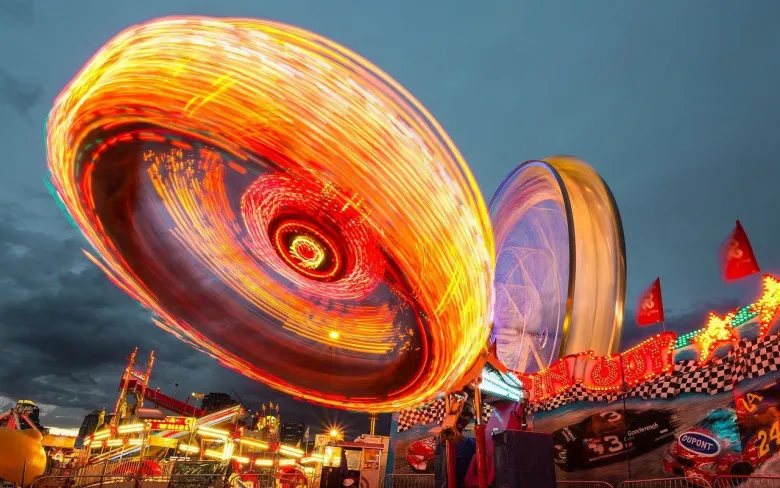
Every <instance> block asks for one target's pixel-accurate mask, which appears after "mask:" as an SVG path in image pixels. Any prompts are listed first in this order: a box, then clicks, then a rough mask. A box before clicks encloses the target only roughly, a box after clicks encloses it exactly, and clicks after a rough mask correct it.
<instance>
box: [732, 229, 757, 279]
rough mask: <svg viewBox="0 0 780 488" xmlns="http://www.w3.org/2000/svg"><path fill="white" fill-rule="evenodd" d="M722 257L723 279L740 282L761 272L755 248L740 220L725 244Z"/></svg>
mask: <svg viewBox="0 0 780 488" xmlns="http://www.w3.org/2000/svg"><path fill="white" fill-rule="evenodd" d="M722 255H723V277H724V278H725V279H726V280H728V281H730V280H738V279H740V278H744V277H746V276H750V275H752V274H755V273H758V272H759V271H761V269H760V268H759V267H758V262H757V261H756V255H755V254H753V247H752V246H751V245H750V241H749V240H748V236H747V234H745V229H743V228H742V224H740V223H739V220H737V225H736V226H735V227H734V230H733V231H732V232H731V235H729V237H728V239H726V242H724V243H723V249H722Z"/></svg>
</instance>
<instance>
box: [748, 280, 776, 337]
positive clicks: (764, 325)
mask: <svg viewBox="0 0 780 488" xmlns="http://www.w3.org/2000/svg"><path fill="white" fill-rule="evenodd" d="M762 285H763V288H762V290H761V297H760V298H759V299H758V300H756V302H755V303H754V304H753V307H752V309H753V311H754V312H757V313H758V321H759V322H758V323H759V333H760V335H761V337H764V336H766V335H767V333H768V332H769V330H770V329H771V328H772V325H774V323H775V322H776V321H777V319H778V318H780V280H778V279H777V278H775V277H774V276H772V275H765V276H764V279H763V281H762Z"/></svg>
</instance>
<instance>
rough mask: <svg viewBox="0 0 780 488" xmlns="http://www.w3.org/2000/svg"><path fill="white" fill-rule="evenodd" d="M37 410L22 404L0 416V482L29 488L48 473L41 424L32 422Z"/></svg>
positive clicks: (33, 406) (33, 405)
mask: <svg viewBox="0 0 780 488" xmlns="http://www.w3.org/2000/svg"><path fill="white" fill-rule="evenodd" d="M37 408H38V407H36V406H35V404H34V403H32V402H30V401H28V400H20V401H19V402H17V404H16V406H15V407H13V408H11V409H10V410H9V411H7V412H5V413H3V414H0V446H2V451H0V454H1V455H0V479H3V480H6V481H9V482H11V483H14V484H17V485H19V486H28V485H29V484H30V483H32V482H33V481H34V480H35V479H36V478H37V477H39V476H41V475H42V474H43V472H44V470H45V469H46V453H45V452H44V449H43V445H42V444H41V441H42V440H43V433H42V432H41V431H40V425H39V424H38V422H37V421H35V420H33V419H31V418H30V417H31V416H33V415H32V414H33V413H34V410H37ZM33 409H34V410H33Z"/></svg>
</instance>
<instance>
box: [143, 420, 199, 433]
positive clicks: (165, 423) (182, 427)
mask: <svg viewBox="0 0 780 488" xmlns="http://www.w3.org/2000/svg"><path fill="white" fill-rule="evenodd" d="M192 423H193V418H192V417H165V419H163V420H151V421H150V422H149V430H173V431H176V432H189V431H191V430H192Z"/></svg>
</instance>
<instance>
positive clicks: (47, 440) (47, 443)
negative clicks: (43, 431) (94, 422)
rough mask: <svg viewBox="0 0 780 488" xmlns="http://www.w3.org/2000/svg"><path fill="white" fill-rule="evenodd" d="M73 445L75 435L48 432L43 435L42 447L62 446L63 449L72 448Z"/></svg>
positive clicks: (74, 443)
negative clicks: (49, 433)
mask: <svg viewBox="0 0 780 488" xmlns="http://www.w3.org/2000/svg"><path fill="white" fill-rule="evenodd" d="M75 445H76V438H75V437H70V436H64V435H48V434H47V435H45V436H43V447H62V448H65V449H73V447H74V446H75Z"/></svg>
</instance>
